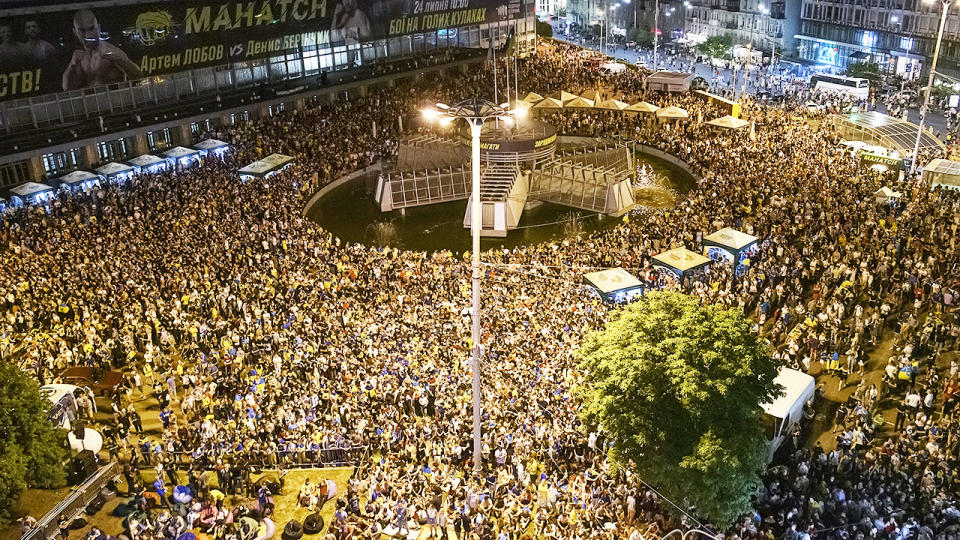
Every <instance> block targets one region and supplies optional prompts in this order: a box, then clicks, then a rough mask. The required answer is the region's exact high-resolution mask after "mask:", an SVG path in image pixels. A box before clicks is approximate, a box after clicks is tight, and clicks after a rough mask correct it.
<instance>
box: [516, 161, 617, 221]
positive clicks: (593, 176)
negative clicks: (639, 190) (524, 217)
mask: <svg viewBox="0 0 960 540" xmlns="http://www.w3.org/2000/svg"><path fill="white" fill-rule="evenodd" d="M632 170H633V156H632V155H631V154H630V151H629V149H628V148H626V147H624V146H603V147H594V148H587V149H578V150H575V151H572V152H562V153H559V154H557V155H556V157H555V158H554V159H553V160H551V161H548V162H545V163H542V164H539V165H537V167H536V168H535V169H534V170H533V173H532V174H531V178H530V198H534V199H537V200H540V201H545V202H551V203H554V204H561V205H564V206H571V207H573V208H579V209H581V210H588V211H591V212H597V213H599V214H607V215H611V216H620V215H623V214H625V213H627V212H628V211H629V210H630V209H631V208H633V206H634V204H635V202H634V199H633V183H632V181H631V177H632V174H631V172H632Z"/></svg>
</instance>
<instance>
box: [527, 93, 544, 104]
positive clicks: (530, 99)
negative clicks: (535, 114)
mask: <svg viewBox="0 0 960 540" xmlns="http://www.w3.org/2000/svg"><path fill="white" fill-rule="evenodd" d="M542 99H543V96H541V95H540V94H538V93H536V92H530V93H529V94H527V95H526V96H524V98H523V102H524V103H529V104H531V105H533V104H534V103H537V102H538V101H541V100H542Z"/></svg>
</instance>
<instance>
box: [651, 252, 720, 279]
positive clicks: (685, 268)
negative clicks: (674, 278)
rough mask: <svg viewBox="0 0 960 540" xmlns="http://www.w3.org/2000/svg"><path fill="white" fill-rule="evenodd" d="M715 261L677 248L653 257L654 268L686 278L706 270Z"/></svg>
mask: <svg viewBox="0 0 960 540" xmlns="http://www.w3.org/2000/svg"><path fill="white" fill-rule="evenodd" d="M712 262H713V261H712V260H711V259H710V258H709V257H705V256H703V255H701V254H699V253H695V252H693V251H690V250H689V249H687V248H676V249H671V250H669V251H664V252H663V253H661V254H659V255H654V256H653V266H654V267H660V268H665V269H667V270H669V271H671V272H673V273H675V274H677V275H679V276H681V277H682V276H684V275H687V274H690V273H693V272H696V271H697V270H700V269H703V268H706V267H707V266H708V265H709V264H710V263H712Z"/></svg>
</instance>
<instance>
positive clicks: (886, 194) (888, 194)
mask: <svg viewBox="0 0 960 540" xmlns="http://www.w3.org/2000/svg"><path fill="white" fill-rule="evenodd" d="M874 195H876V196H877V200H878V201H882V202H887V201H892V200H894V199H899V198H900V197H903V193H900V192H899V191H894V190H892V189H890V188H888V187H887V186H883V187H882V188H880V189H878V190H877V191H876V193H875V194H874Z"/></svg>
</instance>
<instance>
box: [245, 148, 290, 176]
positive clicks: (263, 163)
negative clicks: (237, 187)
mask: <svg viewBox="0 0 960 540" xmlns="http://www.w3.org/2000/svg"><path fill="white" fill-rule="evenodd" d="M292 162H293V158H292V157H290V156H285V155H283V154H270V155H269V156H267V157H265V158H263V159H261V160H258V161H254V162H253V163H251V164H249V165H247V166H246V167H244V168H242V169H240V170H239V171H237V174H239V175H240V176H241V177H255V178H263V177H266V176H269V175H270V174H272V173H275V172H277V171H279V170H281V169H284V168H286V167H287V166H288V165H290V164H291V163H292Z"/></svg>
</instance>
